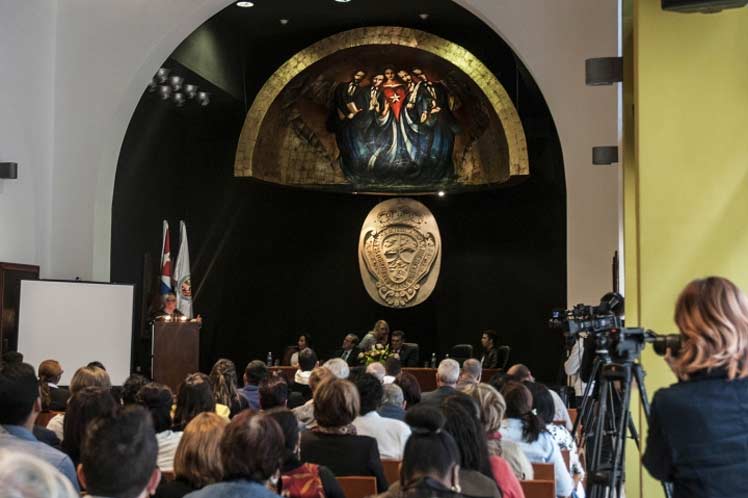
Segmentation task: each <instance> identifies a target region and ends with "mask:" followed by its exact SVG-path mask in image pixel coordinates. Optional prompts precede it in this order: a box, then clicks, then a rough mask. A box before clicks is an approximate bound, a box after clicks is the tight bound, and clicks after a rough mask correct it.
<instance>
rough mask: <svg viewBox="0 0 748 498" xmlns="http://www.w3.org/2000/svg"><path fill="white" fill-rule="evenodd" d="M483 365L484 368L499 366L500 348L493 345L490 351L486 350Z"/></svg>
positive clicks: (482, 360)
mask: <svg viewBox="0 0 748 498" xmlns="http://www.w3.org/2000/svg"><path fill="white" fill-rule="evenodd" d="M481 366H482V367H483V368H499V350H498V349H496V348H495V347H493V348H491V350H490V351H486V352H485V354H484V355H483V358H482V359H481Z"/></svg>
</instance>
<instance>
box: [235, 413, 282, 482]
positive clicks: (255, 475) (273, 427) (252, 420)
mask: <svg viewBox="0 0 748 498" xmlns="http://www.w3.org/2000/svg"><path fill="white" fill-rule="evenodd" d="M284 448H285V440H284V438H283V432H282V431H281V429H280V427H278V423H277V422H276V421H275V420H273V419H272V418H271V417H270V416H269V415H267V414H265V413H262V412H259V413H253V412H251V411H249V410H245V411H243V412H241V413H240V414H239V415H237V416H236V417H234V418H233V419H232V420H231V422H230V423H229V425H228V426H227V427H226V430H225V432H224V433H223V438H221V460H222V462H223V473H224V479H226V480H231V479H249V480H251V481H255V482H259V483H263V484H265V483H267V482H268V481H270V480H271V479H274V478H277V477H278V471H279V469H280V465H281V462H282V461H283V457H284V456H285V449H284Z"/></svg>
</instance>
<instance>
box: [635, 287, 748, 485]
mask: <svg viewBox="0 0 748 498" xmlns="http://www.w3.org/2000/svg"><path fill="white" fill-rule="evenodd" d="M675 323H676V324H677V326H678V329H679V330H680V334H681V335H680V339H681V347H680V350H679V351H674V350H673V349H672V348H671V349H670V350H669V352H668V355H667V356H666V359H667V361H668V364H669V365H670V367H671V369H672V370H673V372H674V373H675V374H676V375H677V376H678V378H679V379H680V382H679V383H677V384H673V385H672V386H670V387H667V388H665V389H660V390H659V391H657V393H655V395H654V398H653V401H652V409H651V419H650V423H649V433H648V435H647V445H646V452H645V453H644V457H643V463H644V466H645V467H646V468H647V470H648V471H649V473H650V474H651V475H652V476H653V477H655V478H656V479H660V480H663V481H672V482H673V491H674V492H673V497H674V498H685V497H694V496H698V497H699V498H711V497H714V498H716V497H719V498H732V497H735V498H737V497H746V496H748V418H746V409H747V408H748V299H747V298H746V296H745V294H743V292H742V291H741V290H740V289H738V287H736V286H735V284H733V283H732V282H730V281H729V280H727V279H724V278H720V277H709V278H706V279H702V280H694V281H693V282H691V283H690V284H688V286H686V288H685V289H684V290H683V291H682V292H681V294H680V296H679V297H678V301H677V303H676V307H675Z"/></svg>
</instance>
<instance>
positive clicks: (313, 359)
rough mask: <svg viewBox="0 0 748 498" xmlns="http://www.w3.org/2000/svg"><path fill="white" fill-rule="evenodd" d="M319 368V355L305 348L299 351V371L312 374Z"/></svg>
mask: <svg viewBox="0 0 748 498" xmlns="http://www.w3.org/2000/svg"><path fill="white" fill-rule="evenodd" d="M317 366H319V361H318V360H317V353H315V352H314V350H312V349H311V348H305V349H302V350H301V351H299V370H301V371H302V372H310V371H312V370H313V369H314V368H315V367H317Z"/></svg>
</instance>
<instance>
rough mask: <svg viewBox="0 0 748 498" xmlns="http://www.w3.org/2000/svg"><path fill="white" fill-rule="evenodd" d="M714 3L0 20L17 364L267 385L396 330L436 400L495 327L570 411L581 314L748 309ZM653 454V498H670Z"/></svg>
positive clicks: (630, 485) (660, 376)
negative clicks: (445, 381) (452, 362)
mask: <svg viewBox="0 0 748 498" xmlns="http://www.w3.org/2000/svg"><path fill="white" fill-rule="evenodd" d="M689 3H691V4H704V5H708V4H710V2H709V1H707V0H704V1H700V2H697V1H691V2H688V1H683V2H678V1H672V2H670V1H668V0H662V1H660V0H567V1H563V2H560V1H555V0H521V1H520V0H376V1H374V0H303V1H301V0H254V1H252V2H237V1H233V0H232V1H228V0H127V1H124V0H98V1H91V0H23V1H19V0H0V67H2V68H4V71H2V77H1V78H0V262H2V263H0V311H2V316H1V317H0V318H1V319H0V340H1V341H2V342H1V343H0V350H1V351H2V352H3V353H5V352H6V351H14V350H18V351H19V352H21V353H25V354H27V356H28V357H29V358H36V357H35V356H33V354H31V355H30V356H29V353H27V352H26V351H24V349H25V348H24V344H26V345H27V346H28V350H31V349H32V348H38V347H39V344H40V343H39V341H41V344H44V345H45V346H48V348H49V352H48V353H44V355H46V356H49V357H53V356H54V355H55V351H58V350H59V351H62V350H66V351H67V350H70V351H72V353H71V354H77V355H79V356H80V357H81V358H85V361H84V360H83V359H82V360H81V362H80V365H85V364H86V363H87V362H88V361H91V360H102V361H104V363H107V361H105V360H104V358H109V356H102V355H111V356H112V358H115V357H116V356H117V355H118V354H119V356H120V357H121V360H122V362H123V363H122V364H123V367H122V368H123V369H124V370H128V369H129V372H126V374H129V373H131V372H140V373H144V374H147V375H149V376H156V375H157V374H156V373H155V370H156V369H157V368H166V367H165V366H163V365H156V362H157V361H158V360H157V359H154V358H157V357H158V355H159V354H163V355H167V356H169V357H170V358H171V360H169V361H165V363H170V362H171V363H175V362H179V361H185V362H188V363H189V362H190V361H193V362H194V365H195V366H194V369H195V370H197V369H199V370H200V371H202V372H209V371H210V369H211V366H212V365H213V364H214V363H215V362H216V360H218V359H220V358H227V359H230V360H232V361H233V362H234V363H235V364H236V365H237V368H238V369H239V370H240V372H243V368H244V365H246V364H247V363H248V362H249V361H251V360H257V359H259V360H263V361H266V360H267V363H271V365H269V366H272V364H273V363H274V364H275V365H279V364H280V366H284V365H288V364H289V362H290V353H291V352H293V351H294V349H293V348H294V347H295V346H296V344H297V340H298V339H299V336H300V335H305V340H306V341H307V343H309V344H307V345H309V346H311V347H313V349H314V350H315V351H316V353H317V355H318V356H319V359H320V360H321V362H322V361H324V360H325V359H328V358H330V357H332V356H333V355H334V354H336V353H335V352H336V351H337V350H338V349H339V348H340V347H341V343H342V342H343V340H344V338H345V337H346V336H347V335H348V334H356V335H357V336H358V338H359V339H363V338H364V336H366V335H367V333H368V332H369V331H371V330H373V329H374V328H375V324H376V323H377V322H378V321H379V320H385V321H386V322H387V324H388V325H389V327H390V329H391V330H392V331H395V330H400V331H403V332H404V337H403V340H404V341H405V342H406V343H408V344H410V345H417V349H418V352H417V353H418V354H417V357H418V358H417V359H416V360H414V362H413V363H412V364H411V365H409V366H410V367H412V368H413V369H414V370H426V369H428V375H429V376H433V373H434V372H433V371H432V369H434V368H435V367H436V365H437V363H438V361H441V360H442V359H443V358H446V357H448V356H450V355H451V356H452V357H455V356H456V357H458V358H462V359H465V358H468V357H474V358H477V359H479V360H480V359H481V355H483V354H484V352H483V350H484V346H483V345H482V344H481V339H482V334H483V332H484V331H486V330H489V329H490V330H494V331H496V337H497V344H496V346H506V351H507V355H508V356H507V358H506V361H502V362H500V363H501V364H499V365H498V367H499V368H506V367H508V366H509V365H513V364H517V363H521V364H523V365H526V366H527V367H528V368H529V369H530V370H531V371H532V374H533V375H534V377H535V378H536V379H537V380H538V381H541V382H544V383H546V384H548V385H552V386H564V385H568V380H567V377H566V373H565V372H564V362H565V360H566V358H567V356H568V354H569V350H570V348H571V345H572V344H573V343H574V337H572V339H571V340H569V338H568V335H569V334H568V324H561V325H560V326H558V324H556V325H557V326H552V325H553V324H551V323H550V321H551V318H552V315H553V313H554V311H555V312H557V313H561V314H560V315H559V316H562V317H563V318H565V319H569V316H571V315H568V316H567V314H566V312H565V311H560V310H567V309H569V310H572V309H573V308H574V306H575V305H577V304H580V303H581V304H584V305H590V306H597V305H598V304H599V303H600V302H601V298H603V296H605V295H606V294H608V293H611V292H616V293H618V294H620V295H621V296H624V297H625V312H622V316H624V317H625V325H626V326H627V327H641V328H644V329H649V330H653V331H656V332H657V333H660V334H672V333H675V332H677V329H676V325H675V322H674V320H673V309H674V304H675V302H676V298H677V297H678V295H679V293H680V291H681V290H682V289H683V287H684V286H685V285H686V284H687V283H688V282H690V281H691V280H693V279H695V278H699V277H704V276H708V275H719V276H723V277H726V278H729V279H730V280H732V281H733V282H735V283H736V284H737V285H738V286H740V287H741V288H746V287H747V286H748V230H746V229H745V225H743V223H744V222H748V167H747V165H748V91H746V89H747V88H748V64H746V55H745V54H746V53H748V52H747V51H748V8H735V9H725V10H722V11H720V12H711V13H702V12H683V11H678V10H679V9H678V8H673V7H668V5H673V4H689ZM713 3H720V2H713ZM723 3H724V2H723ZM726 3H730V2H726ZM734 3H740V2H739V1H738V2H734ZM743 3H745V2H743ZM181 222H184V224H183V227H184V228H181V227H182V224H181ZM167 224H168V227H170V228H169V229H168V230H166V229H165V227H166V226H167ZM169 233H170V239H169ZM187 233H189V239H187ZM167 240H170V242H168V244H167V242H165V241H167ZM187 240H189V249H187V250H188V251H189V254H187V253H186V252H185V251H187V250H186V249H183V247H188V246H187ZM169 245H170V251H171V252H170V256H169V257H168V258H167V259H165V253H167V252H168V251H167V250H165V248H168V247H169ZM185 256H186V265H187V266H186V273H184V272H185V270H184V269H183V268H184V267H182V266H180V265H181V263H180V259H181V262H184V261H185ZM165 261H166V262H167V263H168V264H165ZM167 266H168V268H169V270H168V271H169V273H168V274H166V273H164V272H165V268H166V267H167ZM180 272H182V273H180ZM164 275H167V278H166V280H164ZM181 277H184V278H181ZM170 279H173V280H171V281H170ZM27 280H39V282H48V283H50V285H51V286H50V287H48V288H45V289H43V288H38V289H37V288H35V287H34V286H32V285H31V284H29V283H27ZM22 281H23V282H22ZM164 282H166V283H167V286H168V285H172V286H173V287H172V288H170V291H171V292H174V293H175V294H177V295H178V296H179V298H178V299H179V300H178V302H179V303H180V304H179V306H180V307H179V308H178V309H179V310H182V311H183V309H182V308H181V305H182V304H181V303H186V302H188V303H189V306H190V308H189V314H190V315H189V317H186V318H190V319H192V318H193V316H194V318H195V320H196V321H191V320H185V323H189V324H194V327H193V328H192V329H190V332H189V333H190V334H192V335H190V336H189V337H190V339H187V335H184V336H183V337H185V339H183V340H182V339H175V338H174V337H171V338H170V339H162V338H157V337H158V336H157V335H156V329H157V328H158V327H160V324H159V321H158V319H155V320H154V316H155V315H154V313H156V314H157V312H158V310H159V307H160V306H161V302H162V301H161V299H162V294H163V285H164ZM22 283H23V285H22ZM58 284H59V285H70V286H71V288H72V287H80V288H82V286H83V285H86V284H91V287H90V289H89V290H86V291H85V292H91V294H86V293H85V292H83V293H81V294H80V295H79V297H78V298H77V300H76V299H73V298H71V299H70V300H66V297H65V296H66V295H67V292H68V290H67V289H68V288H67V287H56V285H58ZM94 284H107V285H102V286H100V287H102V289H103V287H107V289H103V290H101V289H99V287H97V286H96V285H94ZM27 287H28V289H27ZM99 290H101V293H100V294H96V293H97V292H99ZM24 291H26V295H28V296H29V297H28V298H27V301H26V302H24V295H25V294H24ZM73 292H74V291H72V290H71V295H72V293H73ZM107 292H108V293H107ZM34 293H37V294H34ZM32 296H36V297H32ZM58 301H59V302H58ZM32 302H33V303H34V304H31V303H32ZM110 305H112V306H113V307H114V308H117V309H118V310H119V311H121V313H119V311H118V312H110V311H107V310H108V309H109V308H108V307H109V306H110ZM24 310H26V311H27V313H26V316H25V317H24V313H23V311H24ZM47 310H49V313H48V314H47ZM32 312H33V313H36V314H38V315H44V314H47V321H46V322H44V321H43V320H32V318H31V317H30V314H31V313H32ZM102 314H103V317H101V320H103V321H102V322H99V323H102V324H103V326H102V325H97V327H98V331H97V332H96V334H95V336H92V337H91V342H90V343H88V342H87V340H86V339H83V338H82V337H83V336H82V335H76V334H78V332H80V330H77V331H76V330H74V329H80V328H81V327H85V326H86V324H90V323H92V322H91V320H94V319H98V318H96V317H99V316H100V315H102ZM185 314H186V313H185ZM180 315H181V314H180ZM67 317H76V318H75V320H71V321H70V322H69V324H68V323H67V321H66V320H67ZM169 319H170V318H169ZM24 320H25V323H24ZM580 320H581V318H580ZM176 321H177V322H181V321H180V320H179V319H176ZM42 322H44V323H46V325H44V326H42V325H41V324H42ZM81 324H82V325H81ZM110 325H111V327H110ZM175 325H180V324H175ZM180 326H185V324H184V323H181V325H180ZM564 326H566V327H567V330H566V331H567V334H565V333H564V330H562V329H564ZM40 328H44V330H42V331H40ZM25 329H28V330H29V332H28V334H29V335H27V336H25V337H24V333H25ZM103 329H106V330H110V331H111V332H110V336H107V333H105V332H102V330H103ZM68 331H69V332H68ZM159 333H165V332H163V331H161V332H159ZM33 334H47V335H46V336H43V335H42V336H34V337H35V339H34V340H32V339H31V336H32V335H33ZM185 334H186V333H185ZM39 337H46V339H44V338H42V339H39ZM312 338H313V340H312ZM97 341H98V342H97ZM117 341H119V342H117ZM120 345H121V347H120ZM456 346H458V347H456ZM96 348H103V349H96ZM297 350H298V348H297ZM92 351H93V352H92ZM100 351H102V353H101V354H99V352H100ZM126 351H129V352H130V353H129V356H128V355H127V354H126V353H124V354H123V352H126ZM89 353H90V354H89ZM40 354H41V353H40ZM61 354H62V353H61ZM297 354H298V353H297ZM93 356H95V357H93ZM432 358H433V360H432ZM39 359H44V358H43V357H41V356H40V357H39ZM112 361H114V360H112ZM30 363H33V362H30ZM37 364H38V363H37ZM640 364H641V365H642V366H643V367H644V370H645V371H646V377H645V383H646V388H647V392H648V394H649V395H650V396H651V394H652V393H654V392H655V391H656V390H657V389H658V388H661V387H665V386H668V385H670V384H672V383H673V382H675V380H676V378H675V376H674V375H673V373H672V372H671V371H670V369H669V368H668V365H667V363H666V362H665V361H664V360H663V358H662V357H661V356H658V355H657V354H655V352H653V350H652V348H651V347H650V346H643V351H642V352H641V359H640ZM80 365H72V364H68V365H65V364H63V366H64V367H65V368H66V369H67V370H68V372H69V373H70V374H72V373H73V372H74V371H75V368H77V367H78V366H80ZM167 366H168V365H167ZM169 368H171V367H170V366H169ZM294 370H295V369H294ZM179 375H180V376H181V377H180V378H183V377H184V375H183V373H182V372H181V371H179ZM291 378H293V372H291ZM123 380H124V377H123V378H122V379H118V378H115V376H113V377H112V383H113V384H117V383H121V382H122V381H123ZM63 383H64V382H63ZM240 383H241V374H240ZM433 387H435V386H432V388H433ZM641 405H642V403H641V401H640V398H639V396H638V394H635V395H633V396H632V400H631V413H632V417H633V420H634V422H635V424H636V425H637V427H639V429H640V432H641V433H642V434H646V421H645V420H644V416H643V415H642V413H643V407H642V406H641ZM626 445H627V450H626V465H625V468H626V481H625V487H626V495H627V496H629V497H640V498H643V497H646V498H649V497H656V496H664V494H663V490H662V487H661V484H660V483H659V481H656V480H655V479H653V478H652V477H651V476H650V475H649V474H648V473H647V471H646V470H645V469H644V468H643V467H642V465H641V463H640V460H641V453H640V452H639V450H637V448H636V447H635V445H634V443H633V442H631V441H630V440H629V441H628V442H627V443H626Z"/></svg>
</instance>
